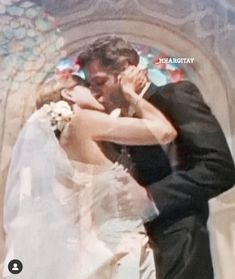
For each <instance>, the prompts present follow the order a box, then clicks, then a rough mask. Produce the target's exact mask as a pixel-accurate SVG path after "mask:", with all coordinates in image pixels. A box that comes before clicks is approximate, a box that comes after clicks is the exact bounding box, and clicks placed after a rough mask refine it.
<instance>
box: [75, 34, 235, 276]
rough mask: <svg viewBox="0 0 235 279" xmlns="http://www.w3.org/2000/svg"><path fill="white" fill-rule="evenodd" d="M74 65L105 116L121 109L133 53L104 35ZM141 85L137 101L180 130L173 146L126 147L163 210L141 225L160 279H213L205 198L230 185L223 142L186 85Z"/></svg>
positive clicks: (233, 171) (233, 175) (232, 178)
mask: <svg viewBox="0 0 235 279" xmlns="http://www.w3.org/2000/svg"><path fill="white" fill-rule="evenodd" d="M78 60H79V63H80V66H81V67H82V69H83V70H84V72H85V74H86V78H87V80H88V82H89V83H90V85H91V89H92V90H93V92H94V93H95V94H96V97H97V99H98V100H99V101H100V102H102V104H103V105H104V106H105V108H106V110H107V112H110V111H112V110H113V109H115V108H122V107H124V106H125V100H124V98H123V95H122V90H121V86H120V83H119V77H120V73H123V71H124V70H125V69H127V68H128V66H130V65H134V66H137V65H138V63H139V56H138V54H137V52H136V50H135V49H134V48H133V47H132V46H131V45H130V44H129V43H128V42H126V41H125V40H123V39H122V38H120V37H114V36H106V37H103V38H100V39H98V40H96V41H95V42H93V43H92V44H91V45H89V46H88V47H87V48H86V49H85V50H84V51H83V52H82V53H80V55H79V57H78ZM142 88H143V90H142V92H140V97H143V98H145V99H147V100H148V101H149V102H150V103H152V104H153V105H154V106H156V107H158V109H160V110H161V111H162V112H163V113H164V114H165V115H166V116H167V117H168V119H170V120H171V122H172V123H173V125H174V126H175V128H176V129H177V131H178V137H177V139H176V141H175V142H174V144H171V145H170V146H157V145H154V146H130V147H127V148H126V150H128V153H129V154H130V156H131V159H132V163H133V166H134V172H133V174H134V176H135V178H136V180H137V181H138V182H139V184H140V185H143V186H144V187H146V189H147V190H148V192H149V193H150V195H151V196H152V198H153V200H154V202H155V203H156V206H157V207H158V209H159V212H160V214H159V216H158V217H157V218H156V219H155V220H154V221H152V222H151V223H148V224H146V228H147V230H148V234H149V236H150V240H151V243H152V246H153V248H154V251H155V255H156V258H155V259H156V264H157V266H159V275H160V278H161V279H189V278H190V279H212V278H213V269H212V263H211V256H210V249H209V239H208V232H207V228H206V223H207V218H208V200H209V199H210V198H212V197H214V196H216V195H218V194H220V193H222V192H223V191H226V190H227V189H229V188H230V187H232V186H233V185H234V184H235V168H234V163H233V160H232V157H231V154H230V151H229V148H228V146H227V143H226V139H225V137H224V134H223V132H222V130H221V127H220V126H219V124H218V122H217V120H216V119H215V117H214V116H213V114H212V112H211V110H210V108H209V107H208V106H207V105H206V104H205V103H204V100H203V98H202V95H201V93H200V92H199V90H198V89H197V87H196V86H195V85H194V84H192V83H191V82H189V81H182V82H178V83H175V84H173V83H172V84H167V85H165V86H162V87H157V86H156V85H155V84H153V83H150V82H149V83H146V84H145V85H143V86H142ZM104 128H105V127H104ZM120 132H121V131H120ZM116 148H117V149H118V147H117V146H116Z"/></svg>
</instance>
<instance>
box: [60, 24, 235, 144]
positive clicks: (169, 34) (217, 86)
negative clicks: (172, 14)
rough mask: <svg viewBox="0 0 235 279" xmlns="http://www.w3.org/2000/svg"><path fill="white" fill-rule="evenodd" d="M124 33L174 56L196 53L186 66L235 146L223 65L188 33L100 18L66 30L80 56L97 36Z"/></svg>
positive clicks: (71, 48)
mask: <svg viewBox="0 0 235 279" xmlns="http://www.w3.org/2000/svg"><path fill="white" fill-rule="evenodd" d="M113 33H115V34H117V35H121V36H123V37H124V38H126V39H127V40H129V41H131V42H134V43H139V44H142V45H147V46H151V47H157V48H158V49H161V50H162V51H163V52H164V53H167V54H169V55H172V56H174V55H175V56H181V57H194V58H195V63H194V64H193V65H192V67H187V68H186V70H188V71H189V74H190V76H191V78H192V81H194V82H195V83H196V84H197V85H198V87H199V88H200V90H201V92H202V94H203V96H204V99H205V101H206V102H207V103H208V104H209V106H210V107H211V109H212V111H213V113H214V114H215V116H216V118H217V119H218V121H219V122H220V124H221V126H222V129H223V131H224V133H225V135H226V138H227V140H228V143H229V146H230V148H231V149H232V146H233V144H234V143H233V142H232V132H231V126H230V125H231V118H230V117H231V114H230V110H229V99H228V94H229V92H228V88H227V86H226V80H225V79H224V77H223V75H222V74H221V69H222V66H221V65H220V64H219V62H218V61H216V60H215V58H214V59H213V58H212V57H211V56H208V55H207V53H205V52H204V51H203V50H202V49H201V48H200V47H198V46H197V45H196V44H195V43H193V42H191V41H190V40H189V39H188V38H187V37H185V36H183V35H182V34H179V33H177V32H174V31H172V30H170V29H169V28H167V27H166V26H163V25H156V24H151V23H148V22H143V21H134V20H113V19H112V20H110V21H108V20H103V21H102V20H99V21H95V22H94V21H91V22H88V23H83V24H81V25H74V26H73V27H72V28H70V29H69V30H68V31H67V32H65V33H64V35H65V41H66V45H65V48H66V49H67V51H68V53H69V54H70V55H72V56H76V54H77V53H78V52H79V50H80V49H82V48H83V47H85V46H86V45H87V44H89V43H90V42H91V41H93V40H95V39H96V38H98V37H100V36H102V35H107V34H113Z"/></svg>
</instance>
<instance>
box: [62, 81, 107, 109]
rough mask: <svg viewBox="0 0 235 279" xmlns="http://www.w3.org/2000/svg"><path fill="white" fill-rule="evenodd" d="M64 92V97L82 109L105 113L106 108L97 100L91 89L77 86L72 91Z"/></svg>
mask: <svg viewBox="0 0 235 279" xmlns="http://www.w3.org/2000/svg"><path fill="white" fill-rule="evenodd" d="M64 90H65V91H63V92H62V93H61V94H62V96H63V97H64V98H65V99H66V100H67V101H69V102H71V103H73V104H77V105H78V106H79V107H80V108H82V109H92V110H99V111H104V106H103V105H102V104H100V103H99V102H98V101H97V100H96V99H95V97H94V96H93V95H92V94H91V91H90V89H89V88H87V87H84V86H80V85H77V86H76V87H74V88H73V89H72V90H67V89H64Z"/></svg>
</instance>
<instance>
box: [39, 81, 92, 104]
mask: <svg viewBox="0 0 235 279" xmlns="http://www.w3.org/2000/svg"><path fill="white" fill-rule="evenodd" d="M76 85H83V86H87V84H86V82H85V81H84V80H82V79H81V78H79V77H76V76H71V77H70V78H68V79H58V78H53V79H51V80H49V81H47V82H46V83H44V84H42V85H41V86H39V88H38V91H37V92H38V93H37V99H36V108H37V109H40V108H41V107H42V106H43V105H44V104H49V103H51V102H58V101H60V100H62V99H63V98H62V96H61V90H62V89H70V88H73V87H74V86H76Z"/></svg>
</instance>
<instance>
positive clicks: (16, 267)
mask: <svg viewBox="0 0 235 279" xmlns="http://www.w3.org/2000/svg"><path fill="white" fill-rule="evenodd" d="M22 269H23V264H22V262H21V261H19V260H17V259H14V260H11V261H10V262H9V263H8V270H9V271H10V272H11V273H12V274H18V273H20V272H21V271H22Z"/></svg>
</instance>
